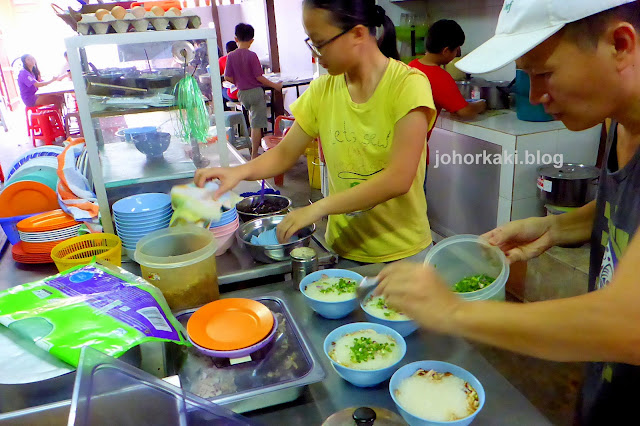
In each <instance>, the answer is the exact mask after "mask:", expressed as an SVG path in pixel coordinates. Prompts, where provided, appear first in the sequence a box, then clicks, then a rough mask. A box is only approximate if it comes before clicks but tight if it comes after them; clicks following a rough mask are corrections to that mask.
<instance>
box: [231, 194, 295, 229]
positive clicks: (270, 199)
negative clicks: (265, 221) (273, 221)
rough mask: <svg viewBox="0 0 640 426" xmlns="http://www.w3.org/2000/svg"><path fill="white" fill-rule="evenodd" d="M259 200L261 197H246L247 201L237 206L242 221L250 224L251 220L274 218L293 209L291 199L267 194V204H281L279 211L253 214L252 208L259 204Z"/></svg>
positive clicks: (265, 197)
mask: <svg viewBox="0 0 640 426" xmlns="http://www.w3.org/2000/svg"><path fill="white" fill-rule="evenodd" d="M259 200H260V195H254V196H251V197H246V198H245V199H243V200H242V201H240V202H239V203H238V204H236V209H237V210H238V215H239V216H240V219H242V221H243V222H249V221H251V220H254V219H257V218H260V217H266V216H273V215H278V214H282V213H286V212H287V211H288V210H289V207H291V199H289V198H288V197H285V196H284V195H274V194H265V196H264V200H265V203H274V204H279V205H278V209H277V210H273V211H269V212H265V213H253V212H251V206H252V205H254V204H258V202H259Z"/></svg>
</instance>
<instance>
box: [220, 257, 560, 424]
mask: <svg viewBox="0 0 640 426" xmlns="http://www.w3.org/2000/svg"><path fill="white" fill-rule="evenodd" d="M381 268H382V266H381V265H366V266H360V267H357V268H353V269H354V270H355V271H358V272H359V273H360V274H363V275H375V274H376V273H377V272H378V271H379V270H380V269H381ZM283 289H284V290H285V294H286V295H287V297H286V301H287V304H288V306H289V308H290V309H291V311H292V312H293V315H294V316H295V318H296V321H297V322H298V324H299V325H300V327H301V328H302V329H303V330H304V331H305V333H306V334H307V337H308V338H309V340H310V342H311V346H312V347H313V348H314V350H315V351H316V353H317V354H318V358H319V359H320V360H321V362H322V366H323V367H324V369H325V371H326V372H327V378H326V379H325V380H324V381H323V382H320V383H316V384H313V385H311V386H309V387H308V389H307V391H306V392H305V393H304V394H303V396H302V398H300V399H299V400H297V401H294V402H292V403H289V404H285V405H283V406H277V407H272V408H270V409H264V410H258V411H255V412H252V413H245V414H244V415H245V416H247V417H250V418H255V419H257V420H259V421H260V422H262V423H264V424H267V425H282V424H287V425H289V424H290V425H302V424H306V425H319V424H321V423H322V422H323V421H324V420H325V419H326V418H327V417H329V416H330V415H331V414H332V413H334V412H336V411H339V410H342V409H344V408H348V407H360V406H366V405H368V406H376V407H384V408H388V409H390V410H393V411H396V409H395V405H394V403H393V400H392V399H391V396H390V395H389V382H388V381H386V382H384V383H382V384H381V385H378V386H376V387H373V388H358V387H355V386H353V385H351V384H350V383H348V382H345V381H344V380H342V379H341V378H340V377H339V376H338V375H337V373H336V372H335V371H334V369H333V367H332V366H331V363H330V362H329V360H328V359H327V357H326V356H325V355H324V353H323V350H322V345H323V342H324V339H325V337H326V336H327V334H329V332H330V331H332V330H333V329H335V328H336V327H339V326H341V325H343V324H347V323H350V322H354V321H366V319H365V317H364V314H363V313H362V311H361V310H357V311H355V312H353V313H352V314H351V315H349V316H348V317H346V318H343V319H339V320H328V319H324V318H322V317H320V316H319V315H317V314H315V313H314V312H313V311H312V310H311V309H310V308H309V307H308V306H307V304H306V302H305V301H304V297H303V296H302V295H301V294H300V292H299V291H297V290H294V289H293V283H292V282H285V283H278V284H271V285H266V286H260V287H256V288H253V289H250V290H242V291H235V292H232V293H228V294H226V295H224V296H223V297H255V296H257V295H261V294H267V293H269V292H271V291H276V290H283ZM406 341H407V354H406V356H405V358H404V359H403V360H402V362H401V364H402V365H404V364H408V363H410V362H413V361H418V360H425V359H435V360H440V361H447V362H451V363H453V364H456V365H459V366H460V367H462V368H465V369H467V370H469V371H470V372H471V373H473V374H474V375H475V376H476V377H477V378H478V380H480V382H481V383H482V385H483V386H484V389H485V392H486V394H487V400H486V403H485V406H484V408H483V410H482V411H481V412H480V413H479V414H478V416H477V417H476V419H475V421H474V422H473V424H474V425H518V424H522V425H550V424H551V423H550V422H549V421H548V420H547V419H546V418H545V417H544V416H543V415H542V414H541V413H540V412H539V411H538V410H537V409H536V408H535V407H534V406H533V405H531V403H530V402H529V401H528V400H527V399H526V398H525V397H524V396H523V395H522V394H521V393H520V391H518V390H517V389H516V388H515V387H513V385H511V384H510V383H509V382H508V381H507V380H506V379H505V378H504V377H503V376H502V375H501V374H500V373H499V372H498V371H497V370H496V369H495V368H494V367H493V366H491V364H489V362H488V361H487V360H486V359H484V358H483V357H482V355H480V353H478V352H477V351H476V350H475V349H474V348H473V347H472V346H471V345H470V344H469V343H468V342H466V341H465V340H464V339H461V338H457V337H450V336H444V335H439V334H435V333H431V332H426V331H423V332H416V333H413V334H412V335H410V336H408V337H407V338H406Z"/></svg>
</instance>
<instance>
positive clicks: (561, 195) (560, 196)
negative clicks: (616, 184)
mask: <svg viewBox="0 0 640 426" xmlns="http://www.w3.org/2000/svg"><path fill="white" fill-rule="evenodd" d="M599 176H600V170H599V169H598V168H597V167H593V166H585V165H584V164H565V165H563V166H562V167H560V168H556V167H555V166H553V165H548V166H542V167H539V168H538V183H537V184H538V190H539V192H538V194H539V197H540V199H541V200H542V201H544V202H545V203H546V204H551V205H552V206H558V207H580V206H583V205H585V204H587V203H588V202H590V201H592V200H594V199H595V197H596V191H597V183H598V177H599Z"/></svg>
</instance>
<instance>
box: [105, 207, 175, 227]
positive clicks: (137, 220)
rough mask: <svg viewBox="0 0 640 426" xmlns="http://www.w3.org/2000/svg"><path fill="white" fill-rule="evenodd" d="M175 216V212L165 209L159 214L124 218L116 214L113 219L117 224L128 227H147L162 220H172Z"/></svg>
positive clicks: (143, 214)
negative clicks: (150, 223)
mask: <svg viewBox="0 0 640 426" xmlns="http://www.w3.org/2000/svg"><path fill="white" fill-rule="evenodd" d="M171 216H173V210H172V209H171V208H168V209H163V210H160V211H158V212H152V213H140V214H138V215H136V216H128V217H122V216H121V215H118V214H114V215H113V218H114V220H115V221H116V223H120V224H122V225H127V226H145V225H147V224H148V223H149V222H156V221H160V220H166V219H171Z"/></svg>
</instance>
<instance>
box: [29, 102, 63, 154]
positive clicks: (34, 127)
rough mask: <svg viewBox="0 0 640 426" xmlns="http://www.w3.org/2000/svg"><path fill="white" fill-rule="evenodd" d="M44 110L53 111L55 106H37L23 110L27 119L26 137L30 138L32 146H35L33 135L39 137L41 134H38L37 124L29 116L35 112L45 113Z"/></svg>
mask: <svg viewBox="0 0 640 426" xmlns="http://www.w3.org/2000/svg"><path fill="white" fill-rule="evenodd" d="M45 110H51V111H55V110H56V106H55V105H54V104H51V105H37V106H31V107H25V109H24V112H25V115H26V117H27V136H29V137H30V138H31V141H32V142H33V146H35V144H36V139H35V135H39V134H41V132H40V127H38V124H37V123H36V122H35V120H33V119H32V118H31V116H32V115H33V114H35V113H37V112H40V111H45Z"/></svg>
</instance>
